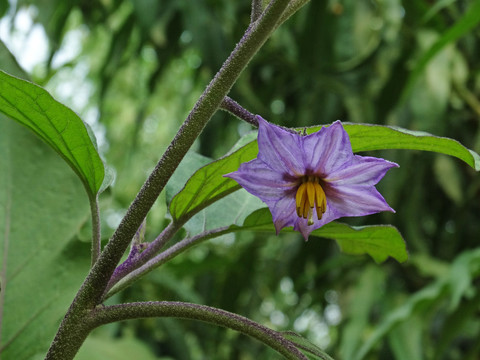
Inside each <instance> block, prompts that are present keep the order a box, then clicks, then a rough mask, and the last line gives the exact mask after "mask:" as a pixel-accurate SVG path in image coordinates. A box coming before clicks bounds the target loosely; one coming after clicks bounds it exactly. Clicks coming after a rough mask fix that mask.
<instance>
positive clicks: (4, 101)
mask: <svg viewBox="0 0 480 360" xmlns="http://www.w3.org/2000/svg"><path fill="white" fill-rule="evenodd" d="M0 112H2V113H4V114H5V115H7V116H8V117H10V118H11V119H13V120H16V121H18V122H19V123H20V124H22V125H24V126H26V127H28V128H29V129H30V130H32V131H33V132H34V133H35V134H36V135H38V136H39V137H40V138H41V139H42V140H43V141H45V142H46V143H47V144H48V145H50V146H51V147H52V148H53V149H54V150H55V151H56V152H58V153H59V154H60V156H62V157H63V159H64V160H65V161H66V162H67V163H68V164H69V165H70V166H71V167H72V169H73V170H74V171H75V173H76V174H77V175H78V176H79V177H80V179H81V180H82V182H83V183H84V185H85V188H86V190H87V192H88V194H89V196H90V197H91V198H93V197H94V196H95V195H96V194H97V192H98V190H99V189H100V187H101V185H102V182H103V178H104V167H103V163H102V160H101V159H100V156H99V155H98V153H97V150H96V148H95V145H94V144H93V143H92V140H91V138H90V136H89V134H88V132H87V129H86V128H85V124H84V123H83V122H82V120H81V119H80V118H79V117H78V116H77V115H76V114H75V113H74V112H73V111H72V110H70V109H69V108H67V107H66V106H64V105H62V104H60V103H59V102H57V101H56V100H55V99H53V97H52V96H51V95H50V94H49V93H48V92H47V91H45V90H44V89H42V88H41V87H39V86H37V85H34V84H32V83H30V82H28V81H25V80H21V79H18V78H15V77H13V76H10V75H8V74H6V73H5V72H3V71H0Z"/></svg>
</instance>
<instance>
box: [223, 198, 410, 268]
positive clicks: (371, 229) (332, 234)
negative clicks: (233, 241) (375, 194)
mask: <svg viewBox="0 0 480 360" xmlns="http://www.w3.org/2000/svg"><path fill="white" fill-rule="evenodd" d="M231 229H232V230H233V231H241V230H253V231H268V232H273V231H275V228H274V225H273V222H272V215H271V213H270V211H269V210H268V208H262V209H259V210H256V211H254V212H253V213H252V214H250V215H249V216H248V217H247V218H246V219H245V221H244V223H243V225H242V226H236V225H233V226H232V227H231ZM282 231H283V232H293V228H291V227H289V228H285V229H283V230H282ZM311 236H319V237H323V238H327V239H333V240H335V241H337V243H338V245H339V246H340V249H341V250H342V251H343V252H344V253H347V254H352V255H360V254H368V255H370V256H371V257H372V258H373V259H374V260H375V261H376V262H383V261H385V260H386V259H387V258H388V257H389V256H391V257H392V258H394V259H396V260H397V261H399V262H404V261H405V260H407V258H408V253H407V250H406V246H405V241H404V240H403V238H402V235H400V233H399V232H398V230H397V229H396V228H395V227H394V226H389V225H375V226H349V225H347V224H343V223H339V222H331V223H328V224H326V225H324V226H322V227H321V228H320V229H317V230H314V231H312V233H311Z"/></svg>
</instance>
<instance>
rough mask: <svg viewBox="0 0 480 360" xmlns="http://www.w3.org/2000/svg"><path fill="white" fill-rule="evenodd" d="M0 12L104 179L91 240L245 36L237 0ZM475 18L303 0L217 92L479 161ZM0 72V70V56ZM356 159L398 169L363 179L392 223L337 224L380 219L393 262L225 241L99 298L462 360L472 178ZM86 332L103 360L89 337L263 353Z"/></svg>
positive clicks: (211, 128) (139, 324)
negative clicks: (418, 140)
mask: <svg viewBox="0 0 480 360" xmlns="http://www.w3.org/2000/svg"><path fill="white" fill-rule="evenodd" d="M16 3H17V6H16V7H15V8H13V7H12V6H11V5H9V4H10V3H7V1H0V14H2V15H4V17H3V21H4V24H6V27H7V28H8V27H9V26H11V28H10V31H9V32H7V34H9V35H8V36H11V37H12V39H13V38H14V34H15V32H16V31H17V32H18V31H19V30H18V29H17V30H16V27H15V22H14V20H13V19H15V18H17V19H18V18H19V17H20V16H22V15H25V14H28V15H29V16H30V17H31V18H33V19H34V24H36V25H40V26H41V28H43V29H44V31H45V33H46V36H47V38H48V46H49V48H48V52H47V56H45V58H44V59H43V61H40V62H39V63H38V64H37V65H36V66H35V67H34V68H33V70H32V71H31V74H30V75H29V76H31V77H32V79H34V80H35V82H37V83H39V84H41V85H43V86H45V87H46V88H47V89H49V90H50V91H51V92H52V93H53V94H54V95H55V96H56V97H57V98H58V99H59V100H60V101H62V102H64V103H65V104H67V105H68V106H70V107H71V108H73V109H74V110H75V111H76V112H77V113H79V114H80V116H81V117H82V118H83V119H84V120H86V121H87V122H89V123H90V124H91V125H92V127H93V129H94V130H95V131H96V133H97V137H98V140H99V147H100V151H101V153H102V154H103V156H104V157H105V159H106V162H107V163H108V164H109V165H110V166H112V167H113V168H114V169H115V171H116V180H115V183H114V185H113V186H112V187H111V188H110V189H109V190H108V191H107V193H105V194H104V195H102V199H101V201H102V206H103V209H104V211H103V212H102V216H103V220H104V222H105V224H104V232H105V240H106V239H107V238H108V236H109V233H110V232H111V231H112V228H113V227H114V226H115V224H116V223H117V222H118V219H119V216H120V215H121V214H122V213H123V212H124V211H125V209H126V208H127V206H128V205H129V203H130V201H131V200H132V199H133V197H134V195H135V194H136V192H137V191H138V189H139V188H140V186H141V184H142V183H143V181H144V180H145V178H146V174H147V173H148V171H149V169H151V168H152V167H153V166H154V165H155V163H156V161H157V160H158V158H159V157H160V155H161V153H162V151H163V150H164V149H165V148H166V146H167V145H168V143H169V141H170V140H171V138H172V137H173V135H174V133H175V131H176V130H177V128H178V127H179V125H180V124H181V122H182V121H183V120H184V119H185V117H186V115H187V114H188V111H189V110H190V108H191V107H192V105H193V104H194V102H195V100H196V98H197V97H198V96H199V95H200V93H201V91H202V90H203V89H204V87H205V86H206V85H207V83H208V82H209V81H210V79H211V77H212V76H213V75H214V74H215V72H216V71H217V70H218V68H219V67H220V65H221V64H222V62H223V61H224V59H225V58H226V56H228V54H229V52H230V51H231V49H233V47H234V46H235V44H236V42H238V40H239V39H240V37H241V35H242V34H243V31H244V30H245V29H246V27H247V26H248V23H249V20H250V14H249V11H250V3H249V1H246V0H242V1H236V2H233V1H219V0H208V1H207V0H203V1H187V0H176V1H167V0H164V1H154V0H136V1H133V0H100V1H87V0H75V1H62V0H48V1H46V0H36V1H33V0H18V1H17V2H16ZM478 7H479V1H478V0H471V1H468V0H458V1H451V0H450V1H449V0H443V1H442V0H439V1H432V0H420V1H408V0H405V1H400V0H389V1H385V0H360V1H354V0H343V1H341V0H330V1H324V0H312V1H311V2H310V3H309V4H308V5H307V6H306V7H305V8H303V9H302V10H301V11H300V12H299V13H297V14H296V15H295V16H294V17H292V18H291V19H290V20H289V21H288V22H286V23H285V24H284V25H282V27H281V28H280V29H278V31H277V32H276V33H275V34H274V36H273V37H272V39H271V40H269V42H268V43H267V44H266V45H265V46H264V48H263V49H262V50H261V52H260V53H259V54H258V55H257V56H256V57H255V58H254V60H253V61H252V63H251V64H250V66H249V67H248V68H247V70H246V72H245V73H244V74H243V75H242V76H241V78H240V79H239V81H238V82H237V84H236V85H235V87H234V88H233V89H232V92H231V94H230V95H231V97H232V98H234V99H235V100H236V101H238V102H239V103H241V104H242V105H243V106H244V107H246V108H247V109H249V110H250V111H251V112H253V113H258V114H261V115H262V116H263V117H264V118H266V119H268V120H270V121H273V122H275V123H278V124H282V125H285V126H308V125H318V124H324V123H331V122H332V121H334V120H336V119H341V120H342V121H349V122H354V123H373V124H389V125H398V126H402V127H405V128H408V129H411V130H422V131H428V132H430V133H433V134H435V135H439V136H448V137H450V138H455V139H458V140H459V141H461V142H462V143H463V144H464V145H465V146H467V147H469V148H472V149H473V150H475V151H477V152H479V151H480V129H479V124H480V102H479V100H478V98H479V94H480V71H479V70H480V68H479V63H478V58H479V56H480V41H479V36H480V29H479V27H478V26H476V25H477V24H478V22H480V17H479V16H478V13H476V12H474V11H475V10H476V9H478ZM32 26H33V25H32ZM31 28H32V27H31ZM452 29H454V31H456V32H455V33H453V35H452ZM8 36H7V38H8ZM4 40H7V39H4ZM6 42H7V44H8V41H6ZM438 44H440V45H438ZM435 46H437V47H438V49H437V50H435V53H434V54H433V56H431V57H430V58H428V56H427V55H428V54H429V51H432V50H431V49H432V47H435ZM12 51H13V50H12ZM13 52H14V53H15V51H13ZM422 59H427V60H422ZM17 60H19V61H20V63H21V60H22V59H20V58H18V59H17ZM0 61H1V63H0V67H2V68H3V67H4V66H5V65H4V62H5V61H7V60H5V58H4V57H3V56H2V57H0ZM8 61H11V59H8ZM421 61H426V62H425V64H424V65H423V66H422V67H421V68H419V67H418V64H419V63H421ZM417 68H419V69H420V70H417V71H415V69H417ZM249 130H250V127H249V125H247V124H244V123H241V122H240V121H238V120H236V119H234V118H233V117H232V116H230V115H228V114H226V113H218V114H217V115H215V117H214V118H213V119H212V120H211V122H210V123H209V125H208V126H207V128H206V129H205V131H204V133H203V134H202V136H201V138H200V139H199V141H198V142H197V143H196V145H195V150H196V151H197V152H199V153H200V154H202V155H204V156H208V157H213V158H217V157H219V156H221V155H223V154H224V153H226V151H228V149H230V148H231V147H232V145H233V144H234V143H235V142H236V140H237V139H238V138H239V137H240V136H241V135H243V134H245V133H246V132H248V131H249ZM374 154H375V156H382V157H385V158H387V159H389V160H392V161H396V162H398V163H399V164H400V166H401V168H400V169H399V170H396V171H395V173H393V172H391V173H389V174H387V176H386V177H385V179H384V180H382V182H381V183H380V185H379V188H380V190H381V192H382V193H383V194H384V195H385V198H386V199H387V200H388V202H389V204H390V205H391V206H392V207H393V208H394V209H395V210H396V211H397V213H396V214H379V215H375V216H370V217H367V218H362V219H353V220H349V221H348V222H349V223H350V224H352V225H360V224H362V225H364V224H378V223H391V224H394V225H395V226H397V227H398V229H399V230H400V231H401V232H402V234H403V236H404V238H405V240H406V243H407V247H408V249H409V252H410V260H409V261H408V262H407V263H404V264H398V263H396V262H395V261H393V260H390V261H387V262H386V263H384V264H381V265H377V264H374V263H373V262H372V260H371V259H370V258H368V257H367V256H362V257H358V256H348V255H344V254H340V253H339V250H338V248H337V245H336V244H335V243H334V242H332V241H329V240H325V239H320V238H311V239H310V241H309V242H307V243H305V242H304V241H303V240H302V239H301V238H300V236H299V235H296V234H285V235H282V236H280V237H275V236H273V235H272V236H267V235H265V234H254V233H246V234H238V235H236V236H235V238H233V237H232V236H228V237H224V238H220V239H217V240H211V241H210V242H208V243H205V244H203V245H201V246H200V247H197V248H193V249H191V250H190V251H189V252H187V253H185V254H183V255H182V256H180V257H179V258H176V259H175V260H173V261H172V262H170V263H168V264H167V265H165V266H163V267H161V268H160V269H158V270H156V271H154V272H152V273H151V274H149V275H148V276H147V277H146V278H145V279H143V280H141V281H140V282H138V283H137V284H135V285H134V286H132V287H131V288H129V289H127V290H126V291H124V292H122V293H120V294H118V295H116V297H114V298H113V299H112V301H115V302H119V301H122V302H123V301H135V300H145V299H147V300H183V301H193V302H198V303H202V304H207V305H211V306H217V307H220V308H223V309H226V310H229V311H234V312H236V313H239V314H241V315H244V316H247V317H250V318H252V319H253V320H255V321H259V322H260V323H262V324H265V325H268V326H271V327H273V328H275V329H277V330H294V331H296V332H298V333H300V334H302V335H304V336H306V337H307V338H309V339H310V340H312V341H313V342H314V343H315V344H317V345H318V346H320V347H322V348H325V349H327V350H328V352H329V353H330V354H331V355H332V356H333V357H335V358H339V359H407V358H408V359H478V357H479V356H480V343H479V342H478V338H479V336H480V326H479V324H480V321H479V320H480V319H479V318H480V309H479V305H478V304H479V299H480V287H479V275H480V265H479V264H480V255H479V251H478V246H479V240H478V239H479V236H478V234H480V218H479V214H480V201H479V200H480V178H479V176H478V174H476V173H475V172H474V171H473V170H472V169H471V168H469V167H468V166H466V165H465V164H463V163H461V162H460V161H458V160H456V159H452V158H447V157H443V156H439V155H433V154H429V153H424V152H422V153H420V152H415V151H400V150H398V151H397V150H396V151H385V152H381V153H379V152H375V153H374ZM177 186H178V185H177ZM180 186H181V185H180ZM162 196H163V197H162V198H161V199H159V201H158V202H157V204H156V205H155V207H154V209H153V211H152V213H151V214H150V216H149V218H148V225H147V226H148V227H147V234H146V238H147V239H152V238H154V237H155V236H156V235H157V234H158V232H159V231H160V230H161V229H162V227H163V226H164V224H165V223H166V221H167V220H165V214H166V205H165V198H164V195H162ZM87 226H88V225H87V224H86V225H85V226H84V228H86V227H87ZM85 234H88V231H85V229H82V230H80V232H79V234H78V238H79V239H83V240H85V241H88V235H85ZM83 246H84V247H85V248H86V249H88V247H89V245H88V244H87V243H86V242H84V243H83ZM91 338H92V340H91V341H89V342H87V343H86V345H85V346H86V347H88V348H87V349H86V350H85V351H89V349H90V352H88V353H87V354H89V355H88V357H89V358H90V359H96V358H95V354H97V355H98V357H97V358H98V359H100V358H104V357H102V356H106V355H102V353H99V352H97V351H95V350H94V349H95V348H96V347H97V348H98V346H99V343H101V344H105V349H103V350H104V351H107V350H108V348H110V347H111V346H113V347H114V344H116V343H117V342H118V341H119V339H124V340H125V341H126V342H127V343H129V342H131V343H132V344H134V345H132V346H135V347H138V348H139V349H141V351H142V352H143V351H145V345H146V346H147V347H148V349H149V351H150V352H151V354H152V358H158V359H179V360H187V359H192V360H197V359H198V360H200V359H205V358H209V359H242V360H248V359H255V358H262V359H274V358H277V355H276V354H275V353H273V352H272V351H271V350H269V349H267V348H265V347H264V346H262V345H261V344H259V343H257V342H255V341H252V340H251V339H247V338H245V337H243V336H240V335H238V334H237V333H234V332H232V331H226V330H224V329H217V328H214V327H212V326H210V325H204V324H201V323H193V322H189V321H184V320H175V319H158V320H155V319H148V320H138V321H130V322H125V323H121V324H115V325H111V326H107V327H105V328H102V329H99V330H98V331H96V332H94V333H93V334H92V335H91ZM139 342H140V343H139ZM107 344H108V345H107ZM112 344H113V345H112ZM142 344H143V345H142ZM103 350H102V351H103ZM139 351H140V350H139ZM79 358H80V356H79Z"/></svg>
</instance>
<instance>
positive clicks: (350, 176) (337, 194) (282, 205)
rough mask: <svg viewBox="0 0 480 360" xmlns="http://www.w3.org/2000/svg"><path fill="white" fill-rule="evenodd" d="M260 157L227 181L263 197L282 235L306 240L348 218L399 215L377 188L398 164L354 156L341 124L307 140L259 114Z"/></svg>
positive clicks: (325, 128)
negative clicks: (287, 230) (289, 232)
mask: <svg viewBox="0 0 480 360" xmlns="http://www.w3.org/2000/svg"><path fill="white" fill-rule="evenodd" d="M257 120H258V123H259V127H258V156H257V158H256V159H254V160H252V161H249V162H247V163H243V164H241V165H240V168H239V169H238V170H237V171H235V172H233V173H230V174H227V175H225V176H227V177H230V178H232V179H234V180H235V181H237V182H238V183H239V184H240V185H241V186H242V187H243V188H244V189H246V190H247V191H248V192H249V193H251V194H253V195H255V196H257V197H259V198H260V199H261V200H262V201H263V202H264V203H266V204H267V205H268V207H269V208H270V211H271V213H272V217H273V222H274V224H275V229H276V231H277V234H278V233H279V232H280V230H281V229H282V228H284V227H286V226H293V228H294V230H298V231H300V232H301V233H302V235H303V237H304V238H305V240H307V239H308V236H309V235H310V233H311V232H312V231H313V230H315V229H318V228H319V227H321V226H323V225H325V224H326V223H329V222H330V221H333V220H335V219H338V218H340V217H343V216H364V215H369V214H374V213H378V212H380V211H391V212H395V211H394V210H393V209H392V208H391V207H390V206H389V205H388V204H387V202H386V201H385V199H384V198H383V196H382V195H381V194H380V193H379V192H378V191H377V189H376V188H375V185H376V184H377V183H378V182H379V181H380V179H381V178H382V177H383V176H384V175H385V173H386V172H387V170H389V169H390V168H392V167H398V165H397V164H395V163H393V162H390V161H387V160H384V159H380V158H375V157H369V156H359V155H354V154H353V152H352V146H351V145H350V139H349V137H348V134H347V132H346V131H345V130H344V129H343V126H342V123H341V122H340V121H336V122H335V123H333V124H332V125H330V126H328V127H323V128H322V129H320V131H318V132H316V133H314V134H310V135H305V136H302V135H300V134H296V133H292V132H289V131H287V130H285V129H282V128H281V127H278V126H276V125H273V124H270V123H268V122H267V121H266V120H264V119H263V118H262V117H260V116H258V115H257Z"/></svg>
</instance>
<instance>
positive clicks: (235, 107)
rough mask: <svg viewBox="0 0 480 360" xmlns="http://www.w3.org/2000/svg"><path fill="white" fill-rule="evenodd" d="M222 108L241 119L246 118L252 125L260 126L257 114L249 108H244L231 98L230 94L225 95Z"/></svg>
mask: <svg viewBox="0 0 480 360" xmlns="http://www.w3.org/2000/svg"><path fill="white" fill-rule="evenodd" d="M220 108H221V109H222V110H225V111H228V112H229V113H231V114H233V115H235V116H236V117H238V118H239V119H242V120H245V121H246V122H247V123H249V124H250V125H253V126H255V127H257V128H258V120H257V118H256V117H255V115H254V114H252V113H251V112H250V111H248V110H247V109H245V108H243V107H242V106H241V105H240V104H239V103H237V102H236V101H235V100H233V99H231V98H229V97H228V96H225V98H224V99H223V101H222V103H221V104H220Z"/></svg>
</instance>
